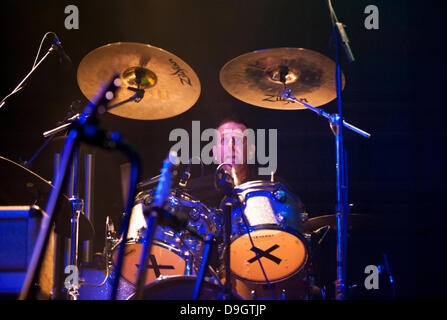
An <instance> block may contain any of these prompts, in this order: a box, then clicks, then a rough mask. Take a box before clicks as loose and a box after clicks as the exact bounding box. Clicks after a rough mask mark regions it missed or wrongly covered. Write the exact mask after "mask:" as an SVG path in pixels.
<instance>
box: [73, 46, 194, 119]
mask: <svg viewBox="0 0 447 320" xmlns="http://www.w3.org/2000/svg"><path fill="white" fill-rule="evenodd" d="M114 74H119V75H120V78H121V80H122V83H123V85H122V87H121V88H120V89H119V90H118V92H117V93H116V95H115V98H114V99H113V100H112V101H111V105H114V104H117V103H119V102H122V101H124V100H127V99H129V98H130V97H132V96H133V95H134V94H135V89H137V88H138V87H139V88H140V89H144V97H143V98H142V99H141V101H139V102H135V101H130V102H127V103H125V104H123V105H121V106H119V107H116V108H112V109H110V110H109V112H110V113H113V114H115V115H118V116H120V117H124V118H130V119H138V120H156V119H165V118H170V117H174V116H176V115H179V114H181V113H183V112H185V111H187V110H188V109H190V108H191V107H192V106H193V105H194V104H195V103H196V101H197V99H198V98H199V95H200V90H201V87H200V81H199V78H198V77H197V75H196V73H195V72H194V70H193V69H192V68H191V67H190V66H189V65H188V64H186V63H185V62H184V61H182V60H181V59H180V58H178V57H177V56H175V55H173V54H172V53H169V52H167V51H165V50H163V49H160V48H157V47H153V46H151V45H148V44H142V43H133V42H117V43H112V44H108V45H105V46H102V47H99V48H97V49H95V50H93V51H91V52H90V53H89V54H87V55H86V56H85V57H84V58H83V59H82V61H81V63H80V64H79V68H78V75H77V77H78V85H79V88H80V89H81V91H82V93H83V94H84V95H85V96H86V97H87V98H88V99H89V100H91V99H92V98H93V97H94V95H95V94H96V92H97V90H98V88H99V87H100V85H101V83H103V82H105V81H109V80H110V79H111V78H112V76H113V75H114ZM129 88H132V89H134V90H131V89H130V90H129Z"/></svg>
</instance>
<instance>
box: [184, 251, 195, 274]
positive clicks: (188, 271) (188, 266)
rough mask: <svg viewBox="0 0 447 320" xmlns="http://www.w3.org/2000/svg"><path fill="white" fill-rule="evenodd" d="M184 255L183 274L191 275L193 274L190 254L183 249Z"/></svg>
mask: <svg viewBox="0 0 447 320" xmlns="http://www.w3.org/2000/svg"><path fill="white" fill-rule="evenodd" d="M183 256H184V257H185V276H191V275H192V274H193V272H192V264H191V255H190V254H189V252H188V251H185V253H184V255H183Z"/></svg>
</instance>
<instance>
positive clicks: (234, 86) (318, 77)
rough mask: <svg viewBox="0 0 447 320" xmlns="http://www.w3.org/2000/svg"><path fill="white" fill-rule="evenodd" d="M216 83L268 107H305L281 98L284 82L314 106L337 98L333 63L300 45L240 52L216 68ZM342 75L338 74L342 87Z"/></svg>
mask: <svg viewBox="0 0 447 320" xmlns="http://www.w3.org/2000/svg"><path fill="white" fill-rule="evenodd" d="M220 82H221V84H222V86H223V87H224V89H225V90H226V91H227V92H228V93H230V94H231V95H232V96H233V97H235V98H236V99H239V100H242V101H244V102H246V103H249V104H252V105H255V106H258V107H263V108H269V109H281V110H296V109H306V107H304V106H302V105H301V104H299V103H296V102H294V101H291V100H288V99H286V98H284V97H283V92H284V82H285V84H286V88H287V89H290V90H292V91H291V94H292V96H294V97H295V98H297V99H298V100H301V101H303V102H305V103H307V104H310V105H311V106H314V107H318V106H321V105H323V104H326V103H328V102H330V101H332V100H333V99H335V98H336V97H337V90H336V82H335V63H334V62H333V61H332V60H331V59H329V58H328V57H326V56H324V55H322V54H320V53H318V52H316V51H312V50H308V49H302V48H275V49H266V50H259V51H254V52H250V53H246V54H243V55H241V56H239V57H236V58H234V59H233V60H230V61H229V62H227V63H226V64H225V65H224V66H223V67H222V69H221V70H220ZM344 84H345V78H344V75H343V73H342V88H344Z"/></svg>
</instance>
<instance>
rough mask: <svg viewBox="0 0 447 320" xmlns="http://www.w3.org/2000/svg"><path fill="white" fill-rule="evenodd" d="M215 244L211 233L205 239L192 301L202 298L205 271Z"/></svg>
mask: <svg viewBox="0 0 447 320" xmlns="http://www.w3.org/2000/svg"><path fill="white" fill-rule="evenodd" d="M213 242H214V238H213V234H212V233H210V234H208V235H207V236H206V238H205V248H204V249H203V255H202V261H201V263H200V268H199V272H198V274H197V280H196V283H195V286H194V293H193V295H192V300H197V299H198V298H199V296H200V290H201V289H202V284H203V279H204V277H205V270H206V269H207V266H208V259H209V253H210V251H211V247H212V245H213ZM227 282H230V281H227ZM227 282H226V283H225V287H226V284H227ZM225 300H228V299H225Z"/></svg>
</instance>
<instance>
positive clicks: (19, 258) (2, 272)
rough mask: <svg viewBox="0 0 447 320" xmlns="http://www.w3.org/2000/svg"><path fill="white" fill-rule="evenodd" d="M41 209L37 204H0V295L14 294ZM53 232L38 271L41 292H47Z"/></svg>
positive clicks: (48, 288)
mask: <svg viewBox="0 0 447 320" xmlns="http://www.w3.org/2000/svg"><path fill="white" fill-rule="evenodd" d="M44 215H45V213H44V212H43V211H42V210H41V209H40V208H39V207H37V206H0V297H3V298H14V299H15V298H17V296H18V294H19V293H20V290H21V288H22V285H23V282H24V280H25V275H26V270H27V267H28V264H29V262H30V260H31V256H32V254H33V249H34V244H35V242H36V239H37V236H38V234H39V230H40V224H41V221H42V218H43V216H44ZM53 255H54V233H52V234H51V236H50V241H49V243H48V247H47V250H46V253H45V258H44V261H43V264H42V268H41V272H40V275H39V285H40V290H41V293H42V294H43V295H44V296H45V295H48V296H50V295H51V290H52V285H53V268H54V265H53V259H54V257H53Z"/></svg>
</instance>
